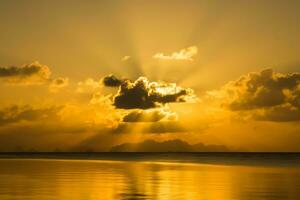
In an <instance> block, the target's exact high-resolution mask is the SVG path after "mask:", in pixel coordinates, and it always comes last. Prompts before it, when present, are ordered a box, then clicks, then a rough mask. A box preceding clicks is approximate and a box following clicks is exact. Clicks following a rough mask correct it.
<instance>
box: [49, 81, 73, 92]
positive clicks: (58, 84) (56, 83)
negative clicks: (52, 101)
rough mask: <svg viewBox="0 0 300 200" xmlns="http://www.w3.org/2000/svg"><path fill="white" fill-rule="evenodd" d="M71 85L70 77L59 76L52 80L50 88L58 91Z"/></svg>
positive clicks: (52, 90)
mask: <svg viewBox="0 0 300 200" xmlns="http://www.w3.org/2000/svg"><path fill="white" fill-rule="evenodd" d="M68 85H69V79H68V78H57V79H54V80H52V81H51V83H50V85H49V90H50V91H51V92H57V91H59V90H60V89H62V88H64V87H67V86H68Z"/></svg>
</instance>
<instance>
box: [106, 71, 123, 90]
mask: <svg viewBox="0 0 300 200" xmlns="http://www.w3.org/2000/svg"><path fill="white" fill-rule="evenodd" d="M123 82H124V80H122V79H119V78H117V77H116V76H115V75H112V74H111V75H108V76H105V77H104V78H103V84H104V85H105V86H107V87H118V86H120V85H121V84H122V83H123Z"/></svg>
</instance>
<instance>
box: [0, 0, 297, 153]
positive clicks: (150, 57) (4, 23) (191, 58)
mask: <svg viewBox="0 0 300 200" xmlns="http://www.w3.org/2000/svg"><path fill="white" fill-rule="evenodd" d="M299 8H300V2H297V1H292V0H291V1H277V0H273V1H270V0H262V1H261V0H260V1H242V0H240V1H198V0H197V1H196V0H195V1H192V0H187V1H176V0H174V1H158V0H157V1H134V0H132V1H117V0H116V1H50V0H49V1H47V0H45V1H37V0H36V1H34V0H28V1H14V0H13V1H1V2H0V24H1V26H0V29H1V31H0V44H1V45H0V151H15V150H18V151H19V150H20V151H21V150H37V151H54V150H61V151H87V150H96V151H108V150H110V149H111V148H112V147H116V145H117V147H118V148H119V147H120V148H121V147H122V146H120V145H122V144H123V143H136V144H127V145H129V146H130V148H131V150H134V149H139V148H140V149H142V150H145V149H143V148H144V146H145V142H144V143H142V142H143V141H146V142H149V141H150V143H151V142H152V143H151V145H152V147H153V149H159V150H162V149H164V148H165V149H168V148H173V149H176V148H177V147H178V149H179V150H180V147H181V146H180V145H183V146H185V148H188V149H189V150H191V149H192V150H195V149H196V150H208V149H210V150H222V149H229V150H232V151H300V146H299V142H298V141H299V139H300V135H299V133H300V124H299V121H300V73H299V70H300V67H299V66H300V59H299V52H300V37H299V35H300V25H299V19H300V13H299ZM151 140H154V141H156V142H154V141H151ZM169 140H170V141H169ZM176 142H177V143H176ZM137 143H140V144H137ZM199 143H200V144H201V143H203V145H202V146H201V148H202V149H201V148H200V147H199ZM197 144H198V145H197ZM143 145H144V146H143ZM216 145H217V146H216ZM141 146H142V147H141ZM174 146H175V147H176V148H175V147H174ZM179 146H180V147H179ZM176 150H177V149H176Z"/></svg>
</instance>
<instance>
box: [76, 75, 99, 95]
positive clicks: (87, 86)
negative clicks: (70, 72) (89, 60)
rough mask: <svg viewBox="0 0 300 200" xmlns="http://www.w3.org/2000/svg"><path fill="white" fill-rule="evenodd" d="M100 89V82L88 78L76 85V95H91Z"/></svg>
mask: <svg viewBox="0 0 300 200" xmlns="http://www.w3.org/2000/svg"><path fill="white" fill-rule="evenodd" d="M101 87H102V83H101V80H99V81H96V80H94V79H92V78H88V79H86V80H85V81H80V82H78V83H77V89H76V92H78V93H93V92H95V91H96V90H98V89H100V88H101Z"/></svg>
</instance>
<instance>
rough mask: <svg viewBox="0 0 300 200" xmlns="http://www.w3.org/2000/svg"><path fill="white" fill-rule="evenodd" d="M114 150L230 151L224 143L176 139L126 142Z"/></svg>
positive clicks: (112, 149)
mask: <svg viewBox="0 0 300 200" xmlns="http://www.w3.org/2000/svg"><path fill="white" fill-rule="evenodd" d="M110 151H112V152H224V151H229V149H228V148H227V147H226V146H223V145H205V144H203V143H197V144H194V145H191V144H189V143H187V142H185V141H182V140H179V139H176V140H168V141H163V142H157V141H154V140H145V141H143V142H140V143H124V144H120V145H116V146H114V147H112V148H111V150H110Z"/></svg>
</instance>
